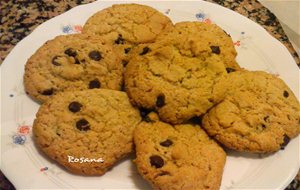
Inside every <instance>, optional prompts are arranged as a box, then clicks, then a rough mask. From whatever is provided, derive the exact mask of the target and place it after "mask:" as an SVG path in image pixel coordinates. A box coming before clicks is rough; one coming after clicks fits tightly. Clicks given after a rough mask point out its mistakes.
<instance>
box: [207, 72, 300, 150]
mask: <svg viewBox="0 0 300 190" xmlns="http://www.w3.org/2000/svg"><path fill="white" fill-rule="evenodd" d="M213 92H214V99H215V102H218V103H217V105H216V106H215V107H213V108H212V109H211V110H210V111H209V112H208V113H207V114H206V115H205V116H204V119H203V122H202V123H203V127H204V128H205V130H206V131H207V132H208V134H209V135H210V136H212V137H214V138H215V139H216V140H218V141H219V142H220V143H222V144H223V145H225V146H226V147H228V148H231V149H235V150H238V151H247V152H257V153H265V152H274V151H277V150H279V149H280V148H284V147H285V146H286V145H287V144H288V142H289V140H290V139H291V138H293V137H295V136H297V135H298V134H299V133H300V106H299V102H298V100H297V99H296V97H295V96H294V94H293V92H292V91H291V90H290V89H289V87H288V86H287V85H286V84H285V83H284V82H283V81H282V80H281V79H279V78H277V77H275V76H274V75H271V74H268V73H265V72H263V71H252V72H251V71H237V72H233V73H230V74H229V75H227V76H225V77H224V78H222V79H221V80H220V81H219V82H218V83H217V84H216V85H215V87H214V91H213Z"/></svg>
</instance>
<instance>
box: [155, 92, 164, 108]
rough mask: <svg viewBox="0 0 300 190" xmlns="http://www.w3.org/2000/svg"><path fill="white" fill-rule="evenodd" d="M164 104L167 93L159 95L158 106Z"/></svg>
mask: <svg viewBox="0 0 300 190" xmlns="http://www.w3.org/2000/svg"><path fill="white" fill-rule="evenodd" d="M164 105H165V95H164V94H160V95H159V96H157V99H156V106H157V107H163V106H164Z"/></svg>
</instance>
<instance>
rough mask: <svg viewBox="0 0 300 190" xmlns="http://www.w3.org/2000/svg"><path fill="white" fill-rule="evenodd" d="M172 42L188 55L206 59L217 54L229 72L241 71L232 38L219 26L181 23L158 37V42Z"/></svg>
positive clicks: (201, 23)
mask: <svg viewBox="0 0 300 190" xmlns="http://www.w3.org/2000/svg"><path fill="white" fill-rule="evenodd" d="M159 40H167V41H170V42H171V41H172V43H174V44H175V46H176V47H177V48H178V49H179V50H180V51H181V52H182V53H185V54H187V55H191V56H193V55H195V54H196V55H197V56H200V57H202V58H203V59H205V58H206V57H209V56H210V54H215V55H217V56H219V57H220V59H221V60H223V62H224V64H225V66H226V69H227V71H228V72H232V71H235V70H240V66H239V65H238V63H237V62H236V60H235V58H236V55H237V52H236V50H235V48H234V45H233V41H232V39H231V37H230V36H229V35H228V34H227V33H226V32H225V31H224V30H223V29H222V28H220V27H219V26H218V25H216V24H208V23H204V22H179V23H176V24H175V26H174V27H173V28H172V29H171V30H170V31H166V32H163V33H162V34H160V35H159V36H158V37H157V41H159Z"/></svg>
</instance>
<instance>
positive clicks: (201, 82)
mask: <svg viewBox="0 0 300 190" xmlns="http://www.w3.org/2000/svg"><path fill="white" fill-rule="evenodd" d="M178 43H187V44H190V43H189V42H186V41H182V42H178V41H168V40H162V41H157V42H155V43H152V44H148V45H147V46H143V48H142V49H141V51H140V52H139V53H138V54H137V55H136V56H135V57H133V58H132V59H131V61H130V62H129V64H128V65H127V67H126V71H125V75H124V78H125V89H126V92H127V93H128V95H129V97H130V99H131V101H132V103H133V104H134V105H137V106H138V107H140V108H145V109H149V110H156V111H157V112H158V114H159V117H160V118H161V120H163V121H165V122H170V123H172V124H179V123H182V122H184V121H187V120H189V119H190V118H192V117H194V116H200V115H202V114H204V113H206V111H207V110H208V109H209V108H210V107H212V106H213V105H214V103H213V101H212V89H213V86H214V84H215V83H216V81H217V80H218V79H219V78H220V77H221V76H222V75H226V74H227V72H226V69H225V66H224V63H223V61H222V60H221V59H220V56H218V55H215V54H209V55H208V56H207V57H203V55H202V54H201V52H197V48H198V46H197V45H196V44H195V45H194V46H188V45H187V46H185V45H183V44H181V45H178ZM199 46H201V44H199Z"/></svg>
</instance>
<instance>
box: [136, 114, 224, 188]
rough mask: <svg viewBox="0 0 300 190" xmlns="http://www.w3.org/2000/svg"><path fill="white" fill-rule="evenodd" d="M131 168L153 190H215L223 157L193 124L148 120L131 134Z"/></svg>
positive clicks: (220, 150)
mask: <svg viewBox="0 0 300 190" xmlns="http://www.w3.org/2000/svg"><path fill="white" fill-rule="evenodd" d="M134 143H135V146H136V159H135V164H136V166H137V169H138V172H139V173H140V174H141V175H142V176H143V178H145V179H146V180H148V181H149V182H150V183H151V184H152V186H153V187H154V189H161V190H169V189H172V190H177V189H178V190H190V189H211V190H212V189H219V188H220V184H221V179H222V174H223V168H224V165H225V160H226V154H225V152H224V151H223V149H222V148H221V147H220V146H219V145H218V144H217V143H216V142H214V140H212V139H210V138H209V137H208V136H207V135H206V133H205V132H204V131H203V130H202V129H201V128H200V126H199V125H195V124H181V125H174V126H172V125H170V124H167V123H163V122H160V121H158V120H155V119H152V120H151V121H148V122H142V123H140V124H139V125H138V126H137V127H136V129H135V131H134Z"/></svg>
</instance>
